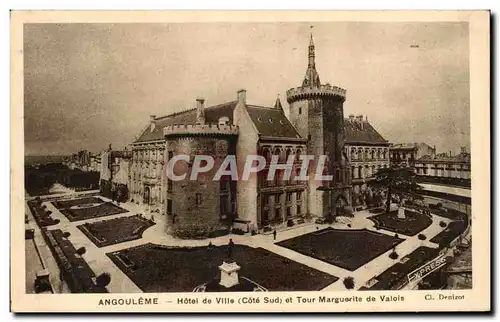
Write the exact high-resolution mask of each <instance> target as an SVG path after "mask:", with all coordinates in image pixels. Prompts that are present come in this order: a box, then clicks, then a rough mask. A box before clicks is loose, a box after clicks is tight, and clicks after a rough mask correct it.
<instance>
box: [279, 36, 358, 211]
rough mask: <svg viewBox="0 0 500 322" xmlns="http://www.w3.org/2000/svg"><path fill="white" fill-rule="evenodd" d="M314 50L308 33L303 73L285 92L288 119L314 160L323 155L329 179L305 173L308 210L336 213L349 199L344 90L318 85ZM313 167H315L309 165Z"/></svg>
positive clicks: (324, 172)
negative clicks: (308, 38) (288, 106)
mask: <svg viewBox="0 0 500 322" xmlns="http://www.w3.org/2000/svg"><path fill="white" fill-rule="evenodd" d="M315 58H316V53H315V46H314V40H313V37H312V35H311V38H310V41H309V50H308V64H307V70H306V75H305V78H304V81H303V82H302V86H301V87H296V88H291V89H289V90H288V91H287V92H286V96H287V102H288V103H289V104H290V121H291V122H292V124H293V125H294V126H295V128H296V129H297V130H298V131H299V133H300V135H301V136H302V137H304V138H307V140H308V148H307V149H308V154H310V155H314V156H315V160H318V159H319V157H320V156H326V160H327V161H326V162H325V167H324V171H323V175H327V176H332V180H326V181H318V180H314V173H311V172H310V174H309V178H310V182H309V197H310V203H309V205H310V209H309V212H310V213H312V214H316V215H323V216H326V217H329V216H332V215H339V214H340V212H342V210H341V209H343V208H344V206H348V205H349V204H350V203H351V202H350V196H351V193H350V176H351V175H350V169H349V167H348V165H347V164H346V163H347V162H348V161H347V160H346V158H345V156H344V153H343V151H344V141H345V134H344V107H343V104H344V101H345V99H346V91H345V89H343V88H340V87H337V86H332V85H330V84H325V85H321V82H320V77H319V74H318V72H317V70H316V61H315ZM313 168H314V169H315V167H313Z"/></svg>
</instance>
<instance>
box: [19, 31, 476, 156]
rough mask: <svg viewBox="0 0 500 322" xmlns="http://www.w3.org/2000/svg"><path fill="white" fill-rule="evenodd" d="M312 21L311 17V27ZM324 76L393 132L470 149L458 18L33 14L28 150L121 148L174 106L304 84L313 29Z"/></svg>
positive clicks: (391, 135)
mask: <svg viewBox="0 0 500 322" xmlns="http://www.w3.org/2000/svg"><path fill="white" fill-rule="evenodd" d="M311 26H313V28H311ZM311 31H312V33H313V35H314V42H315V45H316V69H317V70H318V73H319V75H320V78H321V81H322V83H330V84H332V85H335V86H339V87H342V88H344V89H346V90H347V99H346V102H345V103H344V115H345V116H346V117H347V116H348V115H349V114H355V115H364V116H367V117H368V121H369V122H370V123H371V124H372V125H373V126H374V127H375V128H376V129H377V130H378V131H379V132H380V133H381V134H382V136H383V137H384V138H385V139H387V140H389V141H390V142H393V143H398V142H426V143H427V144H429V145H431V146H433V145H435V146H436V148H437V150H438V152H448V151H450V150H451V151H452V152H455V153H458V152H459V151H460V146H466V147H467V149H468V150H469V151H470V125H469V119H470V106H469V105H470V104H469V40H468V39H469V37H468V34H469V31H468V24H467V23H460V22H425V23H399V22H390V23H388V22H377V23H370V22H329V23H325V22H321V23H315V22H303V23H302V22H301V23H294V22H286V23H173V24H144V23H142V24H25V25H24V122H25V123H24V126H25V153H26V154H27V155H61V154H71V153H74V152H77V151H78V150H82V149H86V150H89V151H92V152H99V151H101V150H103V149H105V148H107V147H108V145H109V143H112V146H113V147H114V148H123V147H124V146H126V145H128V144H130V143H132V142H133V141H134V137H136V136H138V135H139V134H140V132H141V131H142V130H143V129H144V128H145V126H147V125H148V122H149V115H150V114H154V115H157V116H161V115H166V114H169V113H172V112H178V111H182V110H185V109H190V108H193V107H195V104H196V98H197V97H204V98H205V99H206V102H205V104H206V105H207V106H210V105H216V104H220V103H223V102H227V101H232V100H235V99H236V92H237V90H239V89H241V88H244V89H246V90H247V102H248V103H250V104H255V105H264V106H272V105H273V104H274V102H275V100H276V97H278V95H279V97H280V98H281V101H282V103H283V105H284V108H285V112H286V113H287V112H288V111H287V110H288V104H287V103H286V94H285V92H286V90H287V89H289V88H291V87H297V86H300V85H301V83H302V80H303V77H304V74H305V71H306V68H307V50H308V48H307V47H308V44H309V37H310V32H311Z"/></svg>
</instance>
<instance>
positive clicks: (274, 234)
mask: <svg viewBox="0 0 500 322" xmlns="http://www.w3.org/2000/svg"><path fill="white" fill-rule="evenodd" d="M273 237H274V240H276V229H275V230H274V231H273Z"/></svg>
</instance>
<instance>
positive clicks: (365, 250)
mask: <svg viewBox="0 0 500 322" xmlns="http://www.w3.org/2000/svg"><path fill="white" fill-rule="evenodd" d="M402 241H403V239H400V238H395V237H392V236H388V235H385V234H381V233H377V232H372V231H369V230H366V229H363V230H337V229H333V228H326V229H323V230H319V231H316V232H312V233H309V234H306V235H302V236H298V237H295V238H291V239H287V240H284V241H281V242H279V243H277V245H279V246H282V247H286V248H289V249H291V250H294V251H296V252H298V253H301V254H303V255H306V256H309V257H313V258H316V259H319V260H321V261H324V262H327V263H330V264H332V265H335V266H339V267H342V268H345V269H347V270H349V271H354V270H356V269H358V268H359V267H361V266H363V265H364V264H366V263H368V262H369V261H371V260H372V259H374V258H376V257H378V256H380V255H381V254H383V253H385V252H386V251H388V250H389V249H391V248H393V247H394V246H396V245H397V244H399V243H401V242H402Z"/></svg>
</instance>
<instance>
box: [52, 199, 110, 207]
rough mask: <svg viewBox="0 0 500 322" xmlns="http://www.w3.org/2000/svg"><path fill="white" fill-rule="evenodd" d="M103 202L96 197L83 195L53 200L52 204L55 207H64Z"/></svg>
mask: <svg viewBox="0 0 500 322" xmlns="http://www.w3.org/2000/svg"><path fill="white" fill-rule="evenodd" d="M103 202H104V201H103V200H102V199H101V198H98V197H84V198H80V199H71V200H60V201H53V202H52V204H53V205H54V207H56V208H57V209H65V208H71V207H73V206H80V205H85V204H93V203H103Z"/></svg>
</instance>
